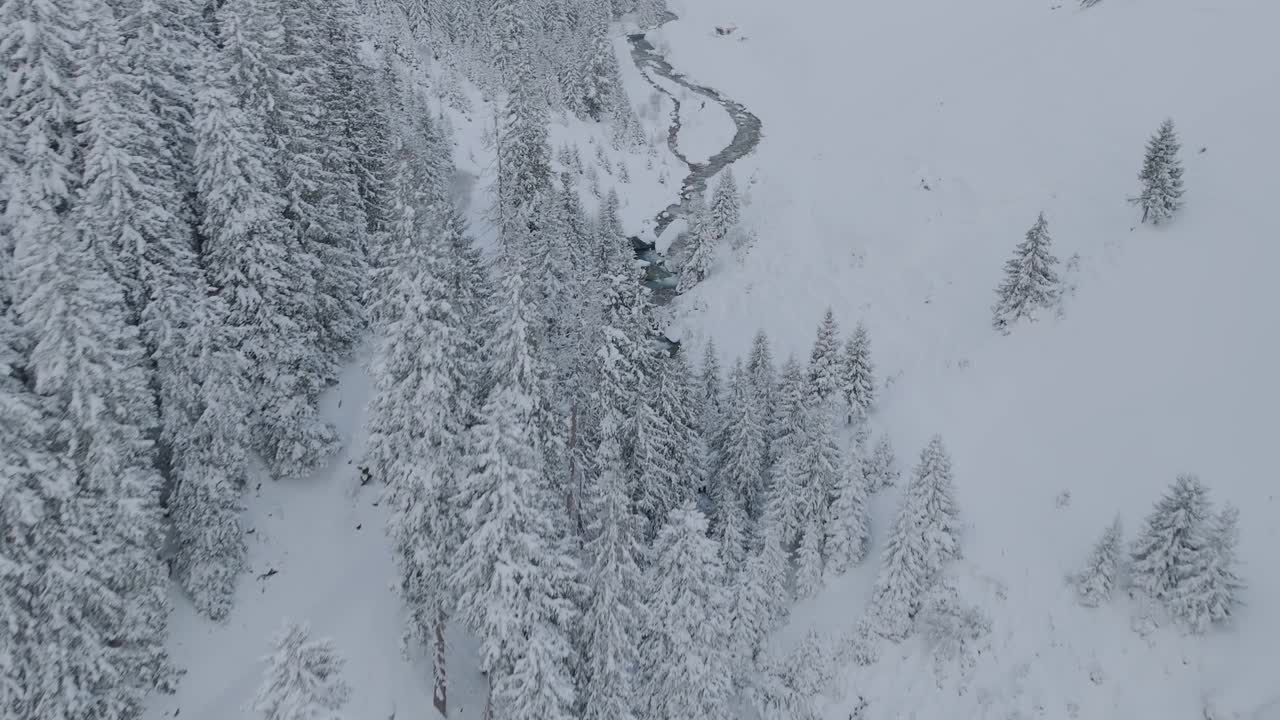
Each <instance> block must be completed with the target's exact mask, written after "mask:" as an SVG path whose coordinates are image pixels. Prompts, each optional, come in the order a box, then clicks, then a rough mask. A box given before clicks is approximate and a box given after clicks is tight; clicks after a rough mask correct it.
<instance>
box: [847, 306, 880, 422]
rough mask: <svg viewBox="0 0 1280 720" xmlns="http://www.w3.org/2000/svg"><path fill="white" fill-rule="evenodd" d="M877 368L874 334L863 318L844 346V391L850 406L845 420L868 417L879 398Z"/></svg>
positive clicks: (850, 420) (857, 419) (851, 420)
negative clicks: (868, 331)
mask: <svg viewBox="0 0 1280 720" xmlns="http://www.w3.org/2000/svg"><path fill="white" fill-rule="evenodd" d="M874 371H875V368H874V366H873V365H872V364H871V338H870V337H868V336H867V326H866V325H863V324H862V323H861V322H859V323H858V325H857V327H855V328H854V330H853V336H852V337H850V338H849V340H848V342H846V343H845V346H844V356H843V357H842V358H841V364H840V395H841V397H843V398H844V404H845V408H846V417H845V421H846V422H848V423H853V422H855V421H859V420H860V419H863V418H866V417H867V415H868V414H869V413H870V412H871V407H872V405H874V404H875V400H876V387H875V378H874Z"/></svg>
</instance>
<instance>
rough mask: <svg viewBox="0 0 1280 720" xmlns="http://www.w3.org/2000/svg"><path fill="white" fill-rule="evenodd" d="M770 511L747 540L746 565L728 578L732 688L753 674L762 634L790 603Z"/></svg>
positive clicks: (776, 623)
mask: <svg viewBox="0 0 1280 720" xmlns="http://www.w3.org/2000/svg"><path fill="white" fill-rule="evenodd" d="M769 517H770V516H769V513H768V511H766V514H765V518H764V520H763V521H762V522H761V523H759V524H757V525H756V526H755V527H754V529H753V533H752V540H751V541H750V542H749V543H748V544H749V545H750V547H751V549H750V550H749V551H748V554H747V558H746V564H745V565H744V566H743V568H742V570H741V572H739V573H737V575H736V576H735V577H733V578H731V580H730V585H729V592H730V594H731V603H730V607H729V631H730V638H731V642H730V649H731V652H732V660H733V662H732V668H733V678H734V685H735V687H739V688H740V687H742V685H743V684H744V683H745V682H746V681H747V679H748V678H749V677H751V675H752V674H753V671H754V668H755V665H756V662H757V660H758V659H759V656H760V651H761V647H762V645H763V643H764V639H765V637H766V636H767V635H768V634H769V633H770V632H772V631H773V630H774V629H775V628H777V627H778V626H779V625H780V624H781V623H782V622H783V621H784V620H785V618H786V614H787V608H788V606H789V604H790V602H791V588H790V586H789V584H788V581H789V578H788V573H789V570H790V563H789V561H788V560H787V554H786V551H785V550H783V548H782V544H781V543H780V542H778V538H777V536H776V535H775V534H772V533H770V531H769V530H770V527H771V526H770V523H769Z"/></svg>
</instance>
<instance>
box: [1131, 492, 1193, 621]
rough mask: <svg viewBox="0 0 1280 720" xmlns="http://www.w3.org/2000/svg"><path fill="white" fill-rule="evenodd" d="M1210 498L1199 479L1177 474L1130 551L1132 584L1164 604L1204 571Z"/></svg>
mask: <svg viewBox="0 0 1280 720" xmlns="http://www.w3.org/2000/svg"><path fill="white" fill-rule="evenodd" d="M1209 513H1210V510H1209V493H1208V490H1206V489H1205V487H1204V484H1203V483H1202V482H1200V478H1199V477H1197V476H1195V475H1191V474H1186V473H1184V474H1182V475H1179V476H1178V477H1177V478H1176V479H1175V480H1174V482H1173V485H1172V486H1170V488H1169V491H1168V492H1167V493H1166V494H1165V495H1164V496H1163V497H1162V498H1160V500H1159V502H1157V503H1156V506H1155V509H1154V510H1152V512H1151V514H1150V515H1148V516H1147V519H1146V522H1145V524H1144V526H1143V529H1142V532H1141V533H1139V535H1138V537H1137V539H1136V540H1135V541H1134V544H1133V548H1132V550H1131V558H1130V559H1131V562H1132V565H1131V566H1130V574H1131V576H1132V578H1133V584H1134V585H1135V586H1136V587H1137V588H1138V589H1140V590H1142V591H1143V592H1145V593H1146V594H1147V595H1148V596H1150V597H1151V598H1153V599H1155V600H1159V601H1161V602H1165V603H1168V602H1170V601H1171V600H1172V599H1173V598H1174V597H1175V595H1176V594H1177V592H1178V591H1179V590H1180V589H1182V588H1184V587H1185V586H1186V584H1187V583H1188V581H1189V580H1190V579H1191V578H1192V577H1194V576H1195V574H1196V573H1198V572H1200V571H1201V570H1202V565H1203V561H1204V558H1205V557H1206V555H1207V553H1208V552H1209V549H1208V548H1209V538H1208V522H1209V518H1210V514H1209Z"/></svg>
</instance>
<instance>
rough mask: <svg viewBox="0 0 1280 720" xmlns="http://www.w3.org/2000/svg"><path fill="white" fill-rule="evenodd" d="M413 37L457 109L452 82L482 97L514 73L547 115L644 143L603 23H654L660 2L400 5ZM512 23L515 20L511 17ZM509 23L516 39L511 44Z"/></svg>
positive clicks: (460, 101) (619, 140)
mask: <svg viewBox="0 0 1280 720" xmlns="http://www.w3.org/2000/svg"><path fill="white" fill-rule="evenodd" d="M401 2H402V3H403V6H404V10H405V13H406V14H407V16H408V19H409V26H410V28H412V30H413V32H414V34H415V36H416V37H418V38H419V39H420V40H422V41H423V42H425V43H426V44H427V45H428V46H429V47H430V48H431V50H432V54H433V56H434V58H435V59H436V60H438V61H440V62H441V63H443V64H444V65H445V66H447V68H448V71H447V74H446V76H445V78H444V81H443V85H444V87H442V88H440V93H441V95H442V96H444V97H446V98H447V99H448V101H449V102H451V103H453V104H455V107H458V108H459V109H465V107H466V103H467V100H466V99H465V97H463V96H462V95H461V93H460V83H459V82H458V80H459V79H460V78H466V79H467V80H470V81H471V82H473V83H474V84H476V85H477V86H479V87H480V88H481V89H482V90H483V91H484V92H485V93H486V95H487V96H488V97H498V96H501V95H502V94H504V93H506V92H507V90H508V89H509V87H510V83H511V79H512V77H513V76H514V74H515V73H517V72H519V73H520V74H521V76H522V77H523V78H524V80H525V82H527V83H529V85H530V87H529V90H530V91H531V92H536V93H537V95H538V96H539V98H540V100H541V102H543V103H544V104H545V105H546V107H547V109H548V110H549V111H551V112H568V113H571V114H573V115H575V116H577V117H580V118H583V119H591V120H598V121H609V122H610V123H611V130H612V139H613V142H614V144H615V146H617V147H623V146H635V145H639V144H643V143H644V136H643V131H642V130H641V128H640V124H639V120H638V119H637V118H636V115H635V112H634V110H633V109H632V107H631V105H630V102H629V101H628V99H627V97H626V94H625V93H624V92H623V90H622V85H621V81H620V77H619V74H618V60H617V54H616V52H615V49H614V45H613V39H612V38H611V37H610V36H609V35H608V33H607V30H608V24H609V22H610V21H611V20H612V19H613V18H614V17H617V16H621V15H624V14H626V15H629V16H630V17H631V18H632V19H633V20H634V21H635V22H636V23H637V24H639V25H640V26H641V27H651V26H654V25H657V24H658V23H659V22H661V21H662V19H663V17H664V16H665V15H666V12H667V8H666V2H665V0H520V1H519V2H514V1H510V0H500V1H498V2H476V1H475V0H401ZM516 14H519V15H520V17H519V18H516V17H515V15H516ZM512 23H519V24H520V26H521V32H522V33H524V34H523V35H522V36H521V37H519V38H518V40H517V41H516V42H512V41H510V40H509V39H508V38H509V37H513V36H514V35H513V32H512V30H513V26H512Z"/></svg>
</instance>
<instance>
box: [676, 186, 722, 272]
mask: <svg viewBox="0 0 1280 720" xmlns="http://www.w3.org/2000/svg"><path fill="white" fill-rule="evenodd" d="M691 208H692V209H691V210H690V213H689V230H688V233H687V235H686V236H685V251H684V260H683V261H682V262H681V263H680V282H679V284H678V285H677V286H676V290H677V291H678V292H682V293H683V292H687V291H689V290H690V289H692V288H693V286H694V285H697V284H698V283H700V282H702V281H703V280H705V279H707V276H708V275H710V274H711V266H712V265H713V264H714V263H715V261H716V252H717V250H718V247H719V244H720V238H719V237H717V236H716V234H715V228H714V226H713V225H712V223H711V215H710V212H709V210H708V209H707V207H706V203H705V202H704V201H703V200H702V198H701V197H699V198H696V199H695V200H694V201H693V202H692V203H691Z"/></svg>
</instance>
